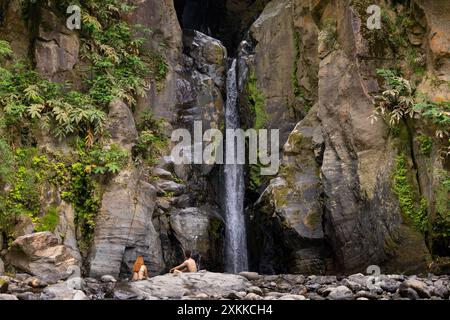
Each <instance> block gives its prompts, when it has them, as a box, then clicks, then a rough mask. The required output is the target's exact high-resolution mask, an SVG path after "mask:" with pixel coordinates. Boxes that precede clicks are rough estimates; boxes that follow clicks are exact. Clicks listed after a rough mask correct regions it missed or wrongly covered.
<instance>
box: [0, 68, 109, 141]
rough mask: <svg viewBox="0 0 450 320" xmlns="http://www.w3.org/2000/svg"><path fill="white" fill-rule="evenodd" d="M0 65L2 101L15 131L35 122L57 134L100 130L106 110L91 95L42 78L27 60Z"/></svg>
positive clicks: (59, 136)
mask: <svg viewBox="0 0 450 320" xmlns="http://www.w3.org/2000/svg"><path fill="white" fill-rule="evenodd" d="M0 69H1V70H0V72H2V74H3V76H2V78H1V79H0V102H1V105H2V106H3V113H4V117H5V121H6V125H7V126H8V127H9V128H10V129H12V130H13V132H15V133H16V134H18V135H20V133H21V132H23V130H24V129H25V128H27V129H32V128H33V126H34V125H36V124H39V126H40V128H41V129H44V130H51V132H52V134H53V135H54V136H55V137H58V138H63V137H66V136H68V135H71V134H75V135H85V136H87V135H88V134H91V135H92V134H96V135H99V134H101V132H102V130H103V125H104V121H105V119H106V114H105V112H104V111H103V110H101V109H99V108H98V107H96V106H95V101H94V100H93V99H92V98H91V97H90V95H86V94H82V93H80V92H76V91H71V90H70V85H67V84H66V85H61V84H58V83H54V82H50V81H47V80H43V79H42V78H41V77H40V76H39V75H38V73H36V72H34V71H31V70H30V69H29V67H28V66H25V65H24V64H20V63H18V64H15V65H13V66H12V67H10V68H9V69H2V68H0Z"/></svg>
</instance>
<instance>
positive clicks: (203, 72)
mask: <svg viewBox="0 0 450 320" xmlns="http://www.w3.org/2000/svg"><path fill="white" fill-rule="evenodd" d="M113 2H114V1H113ZM132 2H133V3H132V4H131V6H120V3H121V1H115V2H114V5H115V6H114V5H112V7H108V8H105V6H103V5H102V1H98V2H97V3H94V2H91V1H81V2H80V7H81V17H82V19H81V22H82V26H81V29H80V30H77V29H75V30H70V29H69V28H68V27H67V26H66V19H67V16H68V15H67V14H66V11H65V10H66V3H65V2H64V1H63V2H61V3H59V2H58V3H56V2H54V1H37V2H35V3H34V2H31V1H18V0H0V9H1V12H0V67H1V71H2V79H1V80H0V106H1V109H0V133H1V139H0V154H1V155H2V158H3V159H5V160H4V161H3V164H2V165H1V166H0V223H1V225H0V231H1V233H0V250H2V251H1V259H2V260H0V273H1V272H3V270H2V268H1V267H3V264H4V263H5V264H6V269H7V270H9V271H13V270H14V269H17V270H18V271H19V270H20V271H25V272H28V273H30V274H32V275H36V276H43V275H45V274H47V273H48V270H49V269H51V268H52V265H54V264H55V261H65V262H64V266H65V267H67V268H68V267H69V266H72V265H78V266H80V267H81V268H82V272H83V274H85V275H89V276H91V277H101V276H102V275H106V274H108V275H112V276H114V277H119V276H120V277H128V276H129V275H130V273H131V267H132V265H133V262H134V260H135V258H136V256H137V255H142V256H144V259H145V261H146V263H147V264H148V266H149V269H150V273H151V274H160V273H162V272H165V271H168V268H169V267H170V266H172V265H174V264H176V263H177V262H178V261H179V260H180V259H182V257H183V255H182V254H183V250H186V249H191V250H193V251H194V253H195V257H196V259H197V261H198V263H199V264H200V266H201V267H202V268H206V269H208V270H212V271H223V266H224V250H223V248H224V241H225V239H224V223H225V222H224V216H223V197H222V196H223V192H224V190H223V173H222V166H220V165H208V164H194V165H177V164H174V163H173V161H172V159H170V157H168V155H169V154H170V149H171V147H172V146H173V145H174V144H175V143H176V141H170V134H171V132H172V131H173V130H174V129H178V128H185V129H188V130H189V131H190V132H191V133H192V134H194V121H201V123H202V126H203V130H207V129H219V130H223V129H224V106H225V103H224V102H225V100H226V87H225V83H226V71H227V68H228V66H229V58H231V57H234V58H237V59H238V74H239V79H238V80H239V87H240V96H239V106H240V116H241V122H242V127H243V128H256V129H261V128H266V129H279V130H280V140H281V141H280V146H281V152H282V165H281V167H280V170H279V172H278V174H276V175H275V176H270V177H268V176H260V175H259V174H258V172H259V170H258V169H259V168H258V166H247V168H246V180H247V182H246V186H247V188H246V208H247V209H246V212H245V214H246V218H247V232H248V248H249V257H250V268H251V269H253V270H254V271H258V272H261V273H267V274H274V273H275V274H276V273H302V274H335V273H343V274H349V273H353V272H365V268H366V267H367V266H369V265H374V264H376V265H379V266H380V267H381V269H382V271H383V272H397V273H417V272H425V271H426V270H432V271H433V272H445V266H446V262H445V257H447V258H448V255H449V253H450V251H449V245H450V229H449V228H450V221H449V219H450V215H449V210H448V199H449V197H448V192H449V189H448V188H449V177H448V170H449V161H448V150H449V149H448V148H449V146H448V142H449V137H448V134H449V133H448V126H449V123H450V122H449V102H448V101H449V99H450V89H449V88H450V87H449V81H450V78H449V77H450V70H449V66H450V62H449V61H450V60H449V59H450V47H449V37H448V32H449V31H450V26H449V23H448V21H450V20H449V17H448V13H449V12H450V11H449V10H445V8H447V7H448V6H449V4H448V1H446V0H433V1H420V0H410V1H408V0H405V1H390V2H389V1H388V2H385V1H364V0H353V1H350V0H343V1H330V0H272V1H259V0H256V1H231V0H230V1H225V0H224V1H214V2H212V1H209V6H207V7H202V5H203V3H204V2H205V3H206V2H208V1H171V0H163V1H161V0H140V1H137V0H136V1H132ZM369 2H370V3H369ZM372 2H375V3H376V4H377V5H378V6H379V8H380V10H381V11H380V12H381V15H380V22H381V29H370V28H369V27H368V23H367V20H368V19H369V18H370V17H371V14H370V13H367V8H368V7H369V6H370V5H371V4H373V3H372ZM67 5H68V3H67ZM208 10H209V11H208ZM193 17H194V18H193ZM135 25H139V27H138V28H132V27H131V26H135ZM182 27H183V28H184V29H182ZM194 29H195V30H194ZM42 231H45V232H46V233H45V234H44V235H43V234H42V233H41V232H42ZM45 244H48V248H45V250H44V251H42V248H41V247H42V246H43V245H45ZM47 251H48V252H47ZM55 259H56V260H55ZM41 260H42V261H45V264H44V266H45V268H44V267H39V268H37V267H35V265H36V264H35V263H34V262H35V261H41ZM3 261H4V262H3ZM447 263H448V262H447ZM47 266H48V268H47ZM58 268H60V266H59V267H58ZM430 268H431V269H430ZM58 272H59V273H58V276H57V277H59V278H64V277H65V275H64V274H63V273H64V272H63V270H60V269H58ZM55 276H56V275H55ZM53 280H54V279H53Z"/></svg>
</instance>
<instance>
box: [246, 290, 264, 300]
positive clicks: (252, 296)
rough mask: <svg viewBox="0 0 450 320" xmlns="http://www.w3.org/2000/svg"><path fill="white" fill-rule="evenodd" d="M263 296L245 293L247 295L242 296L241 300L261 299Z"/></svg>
mask: <svg viewBox="0 0 450 320" xmlns="http://www.w3.org/2000/svg"><path fill="white" fill-rule="evenodd" d="M262 299H263V298H262V297H261V296H260V295H258V294H256V293H253V292H250V293H247V295H246V296H245V297H244V298H243V300H262Z"/></svg>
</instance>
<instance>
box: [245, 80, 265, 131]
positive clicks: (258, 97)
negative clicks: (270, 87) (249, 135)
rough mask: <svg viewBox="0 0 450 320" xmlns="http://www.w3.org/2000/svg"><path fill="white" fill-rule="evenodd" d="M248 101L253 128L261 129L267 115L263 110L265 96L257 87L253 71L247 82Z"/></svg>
mask: <svg viewBox="0 0 450 320" xmlns="http://www.w3.org/2000/svg"><path fill="white" fill-rule="evenodd" d="M247 93H248V102H249V105H250V109H251V111H252V113H253V116H254V119H255V121H254V126H253V127H254V129H257V130H258V129H261V128H263V127H264V125H265V124H266V122H267V120H268V115H267V113H266V111H265V110H264V107H265V104H266V98H265V97H264V95H263V94H262V92H261V91H259V89H258V87H257V79H256V75H255V73H254V72H251V73H250V75H249V78H248V82H247Z"/></svg>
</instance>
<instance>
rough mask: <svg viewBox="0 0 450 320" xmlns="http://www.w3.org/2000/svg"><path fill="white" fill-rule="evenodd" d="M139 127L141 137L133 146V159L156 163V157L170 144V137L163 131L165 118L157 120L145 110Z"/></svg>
mask: <svg viewBox="0 0 450 320" xmlns="http://www.w3.org/2000/svg"><path fill="white" fill-rule="evenodd" d="M137 129H138V131H139V137H138V141H137V143H136V145H135V146H134V147H133V151H132V153H133V159H134V160H135V161H137V162H140V161H145V162H146V163H147V164H150V165H151V164H154V161H155V158H156V157H157V156H159V155H161V153H162V151H163V150H164V149H165V148H166V147H167V146H168V141H169V140H168V137H167V136H166V135H165V134H164V132H163V131H164V120H162V119H159V120H157V119H155V118H154V117H153V115H152V114H151V113H150V112H144V113H143V114H142V115H141V121H140V122H139V123H138V125H137Z"/></svg>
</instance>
